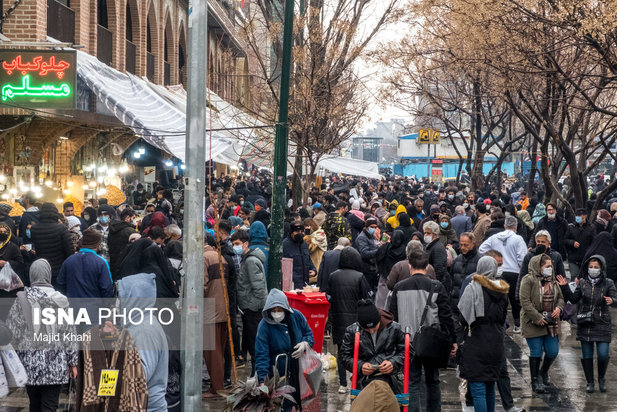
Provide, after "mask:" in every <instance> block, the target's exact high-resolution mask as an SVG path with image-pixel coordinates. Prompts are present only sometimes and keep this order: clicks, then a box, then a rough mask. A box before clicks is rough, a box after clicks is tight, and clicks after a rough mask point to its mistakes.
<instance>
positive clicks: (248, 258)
mask: <svg viewBox="0 0 617 412" xmlns="http://www.w3.org/2000/svg"><path fill="white" fill-rule="evenodd" d="M303 227H304V226H303ZM231 244H232V245H233V246H232V247H233V251H234V253H235V254H236V255H239V256H242V263H241V264H240V273H239V274H238V280H237V282H236V283H237V289H236V293H237V300H238V307H239V308H240V311H241V313H242V353H246V352H248V353H249V354H250V355H251V359H252V363H253V366H252V367H253V371H254V370H255V336H256V335H257V325H258V324H259V321H260V320H261V311H262V309H263V307H264V304H265V303H266V296H267V295H268V289H267V286H266V271H265V269H264V264H265V262H266V255H264V253H263V252H262V251H261V250H260V249H253V250H251V249H249V235H248V233H246V231H244V230H238V231H236V232H234V234H233V235H231Z"/></svg>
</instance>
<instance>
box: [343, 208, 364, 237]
mask: <svg viewBox="0 0 617 412" xmlns="http://www.w3.org/2000/svg"><path fill="white" fill-rule="evenodd" d="M345 219H347V220H348V221H349V226H351V240H352V242H355V240H356V238H357V237H358V235H359V234H360V233H362V230H364V221H363V220H362V219H360V218H359V217H358V216H356V215H354V214H353V213H347V214H346V215H345Z"/></svg>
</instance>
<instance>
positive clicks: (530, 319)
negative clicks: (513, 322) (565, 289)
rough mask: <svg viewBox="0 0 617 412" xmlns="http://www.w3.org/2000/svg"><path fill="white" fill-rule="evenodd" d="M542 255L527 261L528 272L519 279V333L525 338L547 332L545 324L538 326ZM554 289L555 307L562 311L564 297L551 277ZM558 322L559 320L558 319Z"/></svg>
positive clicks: (540, 302) (540, 315)
mask: <svg viewBox="0 0 617 412" xmlns="http://www.w3.org/2000/svg"><path fill="white" fill-rule="evenodd" d="M541 257H542V255H538V256H534V257H533V258H532V259H531V260H530V261H529V273H528V274H527V275H525V277H524V278H523V280H522V281H521V288H520V292H519V293H520V300H521V333H522V334H523V336H524V337H525V338H536V337H538V336H544V335H547V334H548V329H547V327H546V326H540V325H539V323H540V321H542V319H543V316H542V283H541V275H540V259H541ZM552 285H553V290H554V291H555V303H554V306H555V307H556V308H560V309H561V310H562V311H563V305H564V299H563V294H562V293H561V288H560V287H559V284H557V281H556V280H555V278H554V277H553V278H552ZM558 322H559V321H558Z"/></svg>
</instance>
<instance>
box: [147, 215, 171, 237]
mask: <svg viewBox="0 0 617 412" xmlns="http://www.w3.org/2000/svg"><path fill="white" fill-rule="evenodd" d="M167 222H168V220H167V217H166V216H165V214H164V213H163V212H154V213H153V214H152V218H151V219H150V223H149V224H148V227H147V228H146V229H145V230H144V231H143V233H142V234H143V235H147V234H148V232H150V229H152V228H153V227H155V226H158V227H160V228H162V229H165V226H167Z"/></svg>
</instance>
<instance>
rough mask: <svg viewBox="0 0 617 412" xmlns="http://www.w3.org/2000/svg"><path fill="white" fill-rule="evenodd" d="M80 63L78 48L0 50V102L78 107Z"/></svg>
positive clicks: (15, 104) (67, 107)
mask: <svg viewBox="0 0 617 412" xmlns="http://www.w3.org/2000/svg"><path fill="white" fill-rule="evenodd" d="M76 63H77V58H76V53H75V51H64V50H60V51H59V50H8V49H7V50H0V64H1V67H0V105H6V106H12V107H20V108H49V109H71V108H74V107H75V92H76V90H75V89H76V87H77V79H76V76H77V71H76V67H75V66H76Z"/></svg>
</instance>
